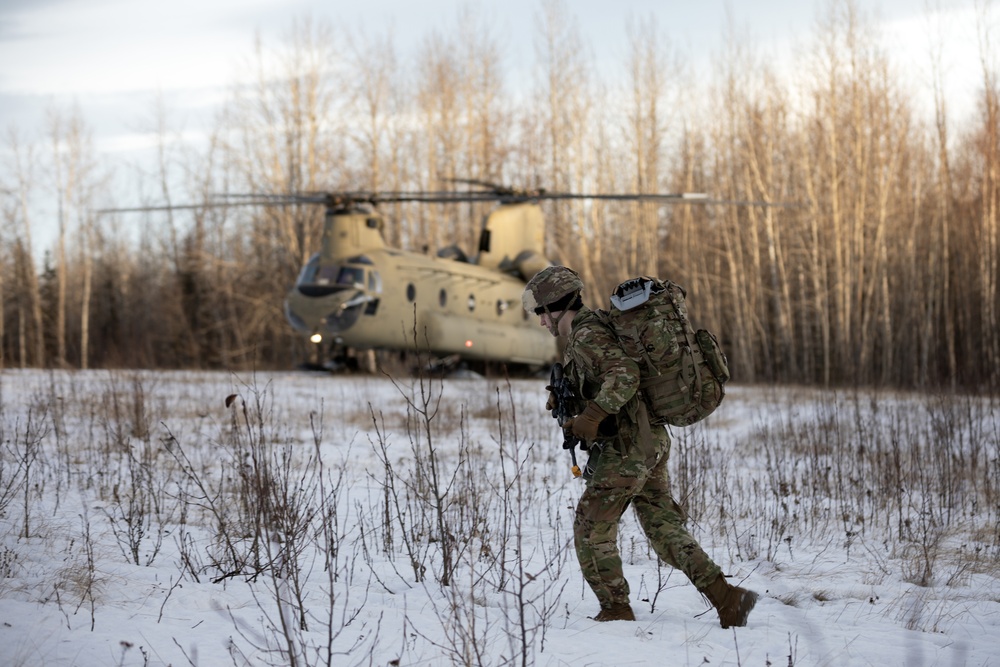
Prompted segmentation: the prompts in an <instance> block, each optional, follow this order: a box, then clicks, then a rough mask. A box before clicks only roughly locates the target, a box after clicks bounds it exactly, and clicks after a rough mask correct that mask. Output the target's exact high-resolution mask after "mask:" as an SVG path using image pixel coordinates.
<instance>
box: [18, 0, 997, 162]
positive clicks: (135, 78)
mask: <svg viewBox="0 0 1000 667" xmlns="http://www.w3.org/2000/svg"><path fill="white" fill-rule="evenodd" d="M565 3H566V7H568V9H569V12H570V13H571V14H572V15H573V16H574V17H575V18H576V20H577V21H578V25H579V28H580V32H581V34H582V37H583V38H584V40H585V41H586V42H587V43H588V45H589V46H590V47H592V48H593V50H594V57H595V58H596V59H597V60H598V61H599V62H607V63H621V62H624V59H625V57H626V54H627V46H628V39H627V31H626V25H627V23H628V22H629V20H630V19H633V20H634V19H646V18H649V17H653V18H655V20H656V24H657V27H658V29H659V31H660V32H661V33H662V34H663V35H664V36H665V38H666V39H668V40H669V42H670V44H671V46H672V47H673V49H674V50H676V51H678V52H680V54H682V55H683V56H685V57H686V59H687V60H688V62H690V63H692V66H694V67H696V68H697V67H702V68H707V67H708V66H709V65H710V63H711V60H712V58H713V57H715V56H717V55H718V54H719V53H720V51H721V49H722V40H723V37H724V35H725V34H726V26H727V23H728V22H729V20H730V19H731V22H732V24H733V26H734V27H735V29H736V30H737V32H738V33H740V34H741V35H746V36H747V37H748V38H749V39H752V40H754V41H756V42H758V43H759V44H760V45H761V47H762V48H763V49H767V50H768V51H766V52H771V51H773V52H774V53H775V54H778V56H777V57H780V54H781V53H789V52H790V49H791V45H792V44H795V43H800V44H807V43H808V40H809V38H810V35H811V33H812V31H813V29H814V27H815V24H816V21H817V17H818V16H819V15H820V14H821V13H822V10H823V9H824V8H826V7H828V6H829V5H828V0H565ZM974 4H975V2H974V0H859V2H858V6H859V7H860V8H861V11H862V12H863V13H865V14H866V15H868V16H870V17H873V18H875V17H877V18H879V19H880V20H881V24H880V25H881V27H882V33H883V38H884V44H885V45H886V47H887V48H888V50H889V52H890V56H891V57H892V58H893V59H894V60H895V61H896V62H902V63H905V64H906V66H907V67H908V68H909V75H910V76H913V77H917V78H919V77H921V76H925V77H926V72H927V70H928V63H929V57H928V52H929V51H928V46H927V45H928V43H929V41H928V39H929V38H928V35H929V33H930V32H932V28H931V26H930V21H929V19H928V17H929V16H931V15H933V16H936V17H938V18H937V19H936V23H938V24H941V25H942V26H943V33H942V34H945V35H946V38H947V40H948V44H949V53H948V54H947V56H946V62H945V65H946V67H947V68H948V71H949V72H950V74H951V75H952V81H951V84H950V85H951V86H952V90H950V91H949V95H950V97H951V98H952V106H951V109H952V113H953V114H954V115H955V116H961V114H962V113H964V112H965V113H967V112H968V111H969V110H971V107H972V106H973V105H972V102H971V100H972V99H973V97H972V95H973V93H974V91H975V87H976V86H977V81H978V78H977V77H979V76H981V75H980V74H979V72H980V69H979V68H980V65H979V60H978V58H979V56H978V51H977V49H976V43H977V35H976V21H975V11H974ZM928 5H929V6H931V7H933V8H936V9H937V10H938V11H937V12H935V13H931V12H929V11H928V9H927V7H928ZM542 6H543V5H542V0H502V1H493V2H485V1H483V0H350V1H349V2H348V1H347V0H327V1H326V2H319V1H316V0H171V1H170V2H165V1H164V0H155V1H154V0H0V156H2V153H3V147H4V142H3V138H5V137H6V136H7V132H8V130H10V129H11V128H15V129H17V130H19V132H20V133H21V135H22V136H23V137H26V138H27V139H29V140H30V139H37V140H43V139H44V134H45V128H46V124H45V113H46V110H47V109H51V108H57V109H60V110H65V109H68V108H69V107H70V105H73V104H76V105H78V107H79V108H80V110H81V112H82V115H83V117H84V119H85V121H86V122H87V126H88V127H89V129H90V130H91V131H92V136H93V138H94V141H95V144H96V146H97V148H98V150H99V151H101V152H102V153H105V154H107V155H109V156H110V157H111V158H112V159H113V160H114V159H118V160H120V161H121V160H127V159H129V157H128V156H129V154H130V153H133V154H134V153H135V152H136V151H137V150H138V149H137V146H142V145H147V146H148V145H149V144H150V142H151V140H152V138H153V135H152V134H151V133H148V132H147V131H148V129H149V127H150V121H149V120H147V119H148V118H149V117H150V116H151V113H152V111H151V110H152V108H153V101H154V100H155V99H156V97H157V95H162V97H163V99H164V101H165V102H166V106H167V109H168V113H169V120H170V121H171V122H172V123H176V124H177V125H176V126H174V125H171V127H170V128H169V129H170V130H171V131H174V132H177V131H181V130H184V131H186V132H188V133H190V134H192V135H197V134H198V131H199V128H200V127H202V126H207V125H208V124H209V123H210V122H211V119H212V112H213V110H214V109H215V108H216V105H218V104H219V102H220V101H221V100H222V99H223V98H224V94H225V89H226V87H227V86H228V85H231V84H233V83H234V82H236V81H237V80H238V78H239V75H240V65H241V63H245V62H246V61H247V59H248V58H250V57H251V56H252V54H253V48H254V47H253V45H254V39H255V35H257V34H259V35H260V36H261V38H262V39H263V42H264V44H265V45H268V46H275V47H276V46H279V45H281V43H282V36H283V35H284V34H285V33H286V32H288V30H289V28H290V27H291V24H292V22H293V20H294V19H299V18H304V17H310V18H312V19H316V20H324V21H328V22H329V23H330V24H331V25H333V26H334V27H335V28H338V29H340V28H344V29H348V30H364V31H365V33H366V34H368V35H369V36H381V35H384V34H386V31H387V30H388V29H389V28H390V27H391V29H392V35H393V37H394V42H395V44H396V46H397V48H398V52H399V54H400V55H402V56H404V57H405V56H406V55H408V54H412V53H414V51H415V49H416V47H417V46H418V45H419V44H420V42H421V40H422V39H424V38H425V37H426V36H427V35H429V34H430V32H431V31H432V30H435V29H436V30H438V31H440V32H441V33H443V34H445V35H448V34H452V33H453V32H454V30H455V26H456V25H457V17H458V14H459V10H460V9H462V8H471V9H473V10H475V11H477V12H478V14H479V15H481V16H483V17H485V18H487V19H488V20H489V22H490V24H491V25H492V26H494V28H495V34H496V36H497V37H498V38H500V39H502V40H504V42H505V45H506V53H504V58H505V62H506V63H507V65H508V68H509V69H508V72H509V73H510V72H513V73H514V74H513V76H518V73H519V72H521V73H527V68H528V66H529V65H530V64H531V62H532V61H533V60H534V58H535V54H534V40H535V36H536V33H537V28H536V26H537V20H538V17H539V14H540V13H541V9H542ZM995 13H997V14H1000V12H995ZM615 66H618V65H615ZM612 71H614V70H612ZM924 86H925V88H926V89H927V90H929V87H928V86H927V85H926V81H925V82H924ZM963 106H964V107H966V109H965V110H964V111H963V109H962V108H961V107H963ZM143 132H147V134H146V135H145V136H143ZM2 173H3V165H2V164H0V176H2ZM0 180H2V178H0Z"/></svg>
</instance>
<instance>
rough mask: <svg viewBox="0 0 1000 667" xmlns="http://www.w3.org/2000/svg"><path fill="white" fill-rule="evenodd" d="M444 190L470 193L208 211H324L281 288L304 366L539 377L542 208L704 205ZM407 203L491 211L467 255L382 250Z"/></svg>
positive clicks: (220, 201) (658, 197) (543, 344)
mask: <svg viewBox="0 0 1000 667" xmlns="http://www.w3.org/2000/svg"><path fill="white" fill-rule="evenodd" d="M453 182H456V183H465V184H467V185H471V186H475V187H478V188H481V189H478V190H467V191H443V192H364V191H358V192H350V191H348V192H327V193H290V194H220V195H217V196H216V197H214V200H215V201H214V202H213V203H211V204H209V205H212V206H276V207H280V206H291V205H299V204H316V205H321V206H324V207H325V209H326V211H325V215H324V220H323V233H322V241H321V247H320V248H319V249H318V251H317V252H315V254H313V255H312V256H311V257H310V258H309V260H308V261H307V262H306V264H305V265H304V266H303V267H302V269H301V270H300V272H299V275H298V278H297V279H296V281H295V283H294V285H293V286H292V287H291V289H290V290H289V291H288V292H287V294H286V296H285V300H284V312H285V317H286V319H287V320H288V323H289V324H290V325H291V327H292V328H293V329H294V330H295V331H296V332H297V333H299V334H301V335H302V336H303V337H304V338H306V339H308V340H309V341H311V343H313V344H314V345H315V348H314V354H313V355H312V356H313V358H314V360H315V361H313V362H310V363H307V364H305V365H306V366H307V367H314V368H323V369H327V370H337V369H340V368H353V367H357V368H359V369H360V370H364V371H369V372H374V371H375V370H376V363H375V357H374V355H375V352H376V351H389V352H399V353H402V354H408V353H417V354H426V355H428V356H429V357H430V358H431V359H432V360H433V361H432V362H431V366H432V367H433V368H437V369H442V370H450V369H452V368H454V367H455V366H457V365H458V364H460V363H470V362H471V363H474V364H496V365H511V366H520V367H525V368H528V369H542V368H545V367H548V366H549V365H551V364H552V363H553V362H555V361H557V359H558V350H557V347H556V340H555V339H554V338H553V337H552V336H551V335H550V334H549V333H548V331H546V330H545V329H543V328H542V327H539V326H538V323H537V321H535V319H534V318H533V317H530V316H529V315H528V314H527V313H525V312H524V310H523V308H522V307H521V294H522V292H523V291H524V286H525V284H526V283H527V281H528V280H530V279H531V278H532V277H533V276H534V275H535V274H536V273H538V272H539V271H541V270H542V269H544V268H545V267H547V266H550V265H551V262H550V261H549V260H548V259H547V258H546V256H545V248H544V246H545V220H544V217H543V214H542V210H541V207H540V205H539V204H540V202H541V201H542V200H559V199H562V200H569V199H588V200H618V201H661V202H663V203H683V202H691V203H695V202H698V203H702V202H705V203H707V202H709V201H710V200H709V199H708V198H707V196H706V195H704V194H700V193H678V194H571V193H557V192H547V191H545V190H517V189H513V188H508V187H503V186H498V185H495V184H491V183H486V182H483V181H475V180H463V179H456V180H455V181H453ZM406 202H417V203H426V204H463V203H474V202H483V203H488V204H494V205H495V206H494V208H493V210H492V211H490V212H489V213H488V214H487V215H486V216H485V218H484V220H483V223H482V228H481V230H480V236H479V244H478V248H477V252H476V254H474V255H471V256H470V255H467V254H466V253H465V252H463V251H462V250H461V249H460V248H458V247H457V246H454V245H453V246H448V247H446V248H442V249H440V250H438V251H437V253H436V254H425V253H421V252H415V251H407V250H402V249H399V248H393V247H390V246H389V245H387V243H386V241H385V237H384V236H383V230H384V226H385V223H384V220H383V218H382V216H381V215H380V214H379V212H378V205H379V204H389V203H406ZM197 207H198V206H197V205H191V206H182V207H177V206H172V207H143V208H127V209H107V212H113V211H145V210H159V209H164V208H197Z"/></svg>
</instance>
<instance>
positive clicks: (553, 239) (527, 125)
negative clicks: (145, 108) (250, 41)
mask: <svg viewBox="0 0 1000 667" xmlns="http://www.w3.org/2000/svg"><path fill="white" fill-rule="evenodd" d="M536 18H537V20H536V25H535V27H534V60H533V61H532V67H531V75H530V77H520V78H518V79H516V80H515V79H514V78H513V77H512V76H511V75H510V73H509V71H508V70H509V68H508V65H507V59H508V58H509V54H506V53H505V51H504V48H503V45H504V44H505V40H506V37H507V36H505V35H502V34H498V31H497V30H496V28H495V27H493V26H492V25H490V24H489V22H488V21H487V20H485V19H484V17H483V16H481V15H478V14H477V13H476V12H475V11H473V10H464V11H462V12H461V13H460V14H459V16H458V18H457V20H456V22H455V25H454V26H453V27H452V28H450V29H448V31H445V30H441V31H435V32H433V33H431V34H428V35H426V36H425V38H424V39H423V41H422V43H421V44H420V46H419V47H417V48H416V49H415V50H414V52H413V53H407V54H400V53H399V52H398V50H397V47H396V44H395V41H394V39H393V37H392V35H391V33H389V34H385V35H381V36H375V37H372V36H369V35H367V34H365V33H364V32H360V31H359V32H354V33H352V34H344V33H338V32H335V31H334V30H333V29H332V28H331V27H330V26H329V25H327V24H324V23H322V22H318V21H313V20H309V19H299V20H294V21H292V22H291V23H290V26H289V28H288V30H287V33H286V35H285V37H284V39H282V40H281V42H280V43H279V44H275V45H267V44H264V43H263V42H261V41H260V40H258V45H257V47H256V48H255V50H254V52H253V53H252V54H251V55H249V56H248V62H247V68H246V71H250V72H254V73H255V80H254V82H253V83H252V84H248V83H245V82H244V83H240V84H238V85H237V84H234V85H233V86H232V88H231V90H230V91H229V93H228V95H227V98H226V100H225V102H224V103H223V105H222V107H221V109H220V111H219V113H218V116H217V118H216V121H215V122H214V124H213V127H212V129H211V131H210V133H209V135H208V137H207V138H206V139H205V141H204V142H203V143H202V144H198V146H197V147H192V145H191V144H187V143H184V142H182V141H181V140H180V138H179V137H178V134H177V130H176V129H175V128H172V127H171V121H170V110H169V109H167V108H165V106H164V105H162V104H161V105H158V106H155V108H154V109H153V113H152V114H151V119H152V120H151V122H150V128H149V129H150V132H149V134H150V136H155V137H156V151H155V155H156V158H155V164H154V165H153V166H149V165H143V167H142V168H141V169H140V168H135V169H133V170H132V173H131V174H130V178H131V179H132V182H133V183H134V188H133V189H132V191H131V192H130V193H129V195H128V196H129V200H128V201H121V199H122V196H121V195H113V194H112V192H113V189H112V187H111V185H110V183H111V173H112V167H111V166H110V165H109V164H108V163H107V162H106V158H104V157H102V156H100V155H99V154H98V153H97V151H96V150H95V149H94V146H93V140H92V138H91V133H90V130H89V128H88V127H87V126H86V123H85V122H84V121H83V120H82V114H81V113H80V111H79V109H77V108H71V109H56V110H53V111H52V112H50V114H49V115H48V117H47V118H46V119H45V127H44V128H43V129H42V130H41V131H39V132H37V133H36V135H35V137H36V138H34V139H31V140H28V139H25V136H26V135H25V134H24V133H23V132H21V131H20V130H18V129H13V128H12V129H10V130H9V131H8V132H7V134H6V136H5V146H4V147H3V151H2V153H0V157H2V159H3V160H4V161H5V162H6V164H5V165H4V166H5V167H6V169H4V170H3V172H2V173H4V174H8V176H7V177H6V179H5V180H4V181H3V182H2V183H0V206H2V209H0V215H2V218H0V239H2V243H0V314H2V317H0V363H2V364H3V367H8V368H9V367H12V366H20V367H27V366H40V367H49V366H66V367H79V368H88V367H122V366H127V367H148V368H177V367H184V368H191V367H194V368H248V367H251V366H253V367H256V368H283V367H290V366H294V365H295V364H297V363H299V362H300V361H302V360H303V359H305V358H306V356H307V354H308V348H307V346H308V343H306V342H305V341H302V340H300V339H299V338H298V337H297V336H296V335H294V334H293V332H292V331H291V329H290V328H289V327H288V326H287V325H286V323H285V320H284V316H283V313H282V301H283V298H284V294H285V292H286V291H287V290H288V289H289V287H290V286H291V285H292V284H293V282H294V280H295V277H296V274H297V272H298V270H299V268H300V267H301V265H302V264H303V263H304V262H305V261H306V259H307V258H308V257H309V256H310V255H311V254H312V253H313V252H315V251H316V250H317V248H318V245H319V240H320V235H321V224H322V215H323V211H322V209H321V207H316V206H310V205H301V206H287V207H281V208H277V207H219V206H197V204H199V203H206V202H210V201H212V195H213V194H214V193H220V192H241V193H287V192H318V191H330V190H374V191H379V190H441V189H447V188H450V187H455V185H454V181H455V180H456V179H477V180H481V181H489V182H496V183H503V184H508V185H515V186H520V187H544V188H545V189H547V190H550V191H567V192H613V193H637V192H705V193H708V194H709V196H710V197H711V198H712V199H715V200H725V201H727V202H731V203H727V204H716V203H709V204H696V203H686V204H676V205H670V206H664V205H660V204H655V203H623V202H600V201H577V200H573V201H552V202H545V203H544V204H543V207H544V210H545V213H546V219H547V238H546V243H547V252H548V256H549V259H550V260H551V261H552V262H554V263H561V264H566V265H569V266H572V267H575V268H577V269H578V270H579V271H580V273H581V275H582V276H583V278H584V281H585V283H586V285H587V292H586V296H587V298H586V299H585V300H586V301H587V302H588V304H589V305H592V306H597V305H602V304H603V303H604V302H605V301H606V296H605V295H607V294H608V293H609V291H610V290H611V288H612V287H613V286H614V285H615V284H617V283H618V282H619V281H621V280H623V279H625V278H628V277H630V276H632V275H637V274H655V275H659V276H662V277H669V278H670V279H672V280H674V281H675V282H678V283H680V284H681V285H683V286H685V287H686V289H687V291H688V299H689V303H690V309H691V311H692V314H693V316H694V318H695V319H696V320H697V322H696V323H697V324H699V325H701V326H705V327H707V328H709V329H711V330H713V331H715V332H717V333H718V334H719V337H720V339H721V341H722V343H723V346H724V348H725V349H726V350H727V353H728V355H729V358H730V363H731V365H732V367H733V372H734V377H735V378H736V379H737V380H739V381H743V382H801V383H816V384H822V385H844V384H861V385H885V386H905V387H911V386H917V387H941V386H944V387H961V388H969V389H978V388H995V387H996V385H997V381H998V379H1000V378H998V373H1000V327H998V316H1000V313H998V311H1000V301H998V284H997V283H998V278H1000V268H998V263H1000V248H998V243H1000V232H998V215H1000V97H998V91H1000V87H998V82H997V72H998V69H997V66H996V64H995V63H994V61H993V58H994V57H995V55H996V54H995V53H993V52H992V51H991V50H990V48H991V47H990V44H989V40H988V32H989V16H988V13H987V12H986V11H985V10H984V11H982V13H981V16H980V18H979V22H978V24H979V30H980V38H981V39H980V53H981V59H980V62H979V63H977V64H976V66H977V67H978V68H979V70H980V71H981V87H979V89H978V91H977V93H976V96H977V106H976V109H975V110H974V113H971V114H969V115H968V118H969V120H967V121H963V124H962V126H961V127H957V128H956V127H955V125H956V123H955V121H954V119H953V117H952V115H953V114H954V111H953V110H952V109H950V108H949V106H948V102H949V99H948V98H947V97H946V95H945V93H944V89H945V83H946V80H947V79H946V77H947V70H946V68H945V67H944V65H943V59H942V55H941V53H940V50H936V49H935V48H933V47H929V48H928V54H927V55H928V63H930V70H931V71H932V72H933V76H932V77H931V78H932V82H931V83H930V84H929V85H930V87H931V89H930V90H928V91H915V90H914V89H913V88H912V87H908V86H906V85H904V84H903V81H904V77H902V76H901V74H900V63H897V62H894V60H893V58H892V54H891V53H889V52H888V51H887V50H886V49H885V47H884V46H883V45H882V40H881V37H880V35H879V34H878V32H877V30H876V25H875V24H874V22H873V21H872V19H871V18H870V17H869V16H867V15H865V14H864V13H863V12H861V10H860V9H859V8H858V6H857V3H856V2H853V1H852V0H831V1H830V2H829V3H828V4H827V5H826V6H825V7H824V8H823V9H821V10H820V11H819V13H818V15H817V19H816V23H815V28H814V30H813V32H812V33H811V34H810V36H809V37H808V41H807V45H808V46H807V48H805V49H803V50H802V51H801V52H799V53H797V54H796V55H795V56H794V59H795V60H794V62H792V63H791V66H790V67H788V68H786V69H782V70H779V69H778V64H776V63H773V62H771V61H770V60H768V58H767V56H766V54H764V53H761V52H759V51H757V50H755V49H754V48H753V47H752V46H751V44H750V42H749V40H747V39H745V38H744V37H742V36H741V35H740V34H739V33H738V32H737V31H736V30H735V29H733V28H729V29H727V30H728V32H727V39H726V44H727V46H726V49H725V52H724V53H721V54H719V55H718V57H717V58H716V59H715V62H714V64H713V67H712V71H711V75H710V76H704V75H703V74H696V73H695V71H694V68H693V67H692V65H691V63H690V62H687V61H686V60H685V58H684V56H683V54H682V53H680V52H679V51H677V50H675V49H673V48H672V47H671V46H670V43H669V40H668V39H666V38H665V36H664V34H663V32H662V30H661V29H660V28H659V26H657V24H656V22H655V20H654V19H651V18H650V19H645V20H632V21H630V22H629V23H628V24H627V26H626V30H627V34H628V44H629V50H628V52H627V54H626V55H625V56H624V58H623V60H622V62H621V63H619V64H618V69H617V70H616V71H615V73H614V74H613V75H611V76H610V77H608V78H607V79H606V78H602V77H601V76H600V75H599V69H598V67H597V66H596V64H595V62H594V61H593V58H592V56H589V55H588V54H589V52H590V51H589V45H588V43H587V41H586V39H585V38H584V36H583V35H582V34H581V32H580V29H579V26H578V23H577V21H576V20H575V17H574V16H573V15H572V14H571V12H570V10H569V7H568V4H567V3H565V2H560V0H544V1H543V2H541V3H540V5H539V9H538V13H537V17H536ZM788 72H791V74H789V73H788ZM609 79H610V80H609ZM918 92H919V93H921V94H923V93H926V97H928V98H930V99H932V100H933V109H932V111H931V113H930V114H928V113H927V112H926V111H923V110H922V109H921V107H920V106H919V105H918V104H917V102H916V101H915V100H916V99H917V97H918V95H917V94H918ZM928 116H930V117H928ZM39 137H41V138H39ZM114 169H117V170H120V169H122V167H121V166H118V167H114ZM38 197H44V198H46V201H49V202H53V205H52V207H51V208H52V209H53V213H52V215H53V216H55V218H56V219H55V220H54V222H55V224H56V225H57V226H58V237H57V239H58V240H57V241H56V243H55V244H54V247H52V248H45V249H44V253H42V255H41V257H42V259H41V266H39V265H38V261H37V256H38V253H37V250H36V249H35V248H33V247H32V229H33V228H34V227H35V226H36V225H40V224H42V223H43V221H42V220H36V219H35V218H34V216H35V215H36V214H35V213H34V212H33V210H32V207H31V206H30V202H31V201H32V200H33V199H35V198H38ZM135 204H148V205H156V206H161V207H163V206H170V205H185V206H189V205H192V204H195V205H196V206H191V207H190V208H175V209H172V210H157V211H151V212H146V213H128V214H125V213H118V214H102V213H99V212H98V211H99V209H101V208H107V207H114V206H130V205H135ZM381 210H382V213H383V214H384V215H385V216H386V218H387V220H388V224H387V229H386V234H387V241H388V242H389V243H390V244H393V245H398V246H401V247H404V248H408V249H419V248H421V247H423V246H425V245H426V246H428V247H430V248H431V249H436V248H438V247H442V246H444V245H449V244H451V243H457V244H458V245H460V246H461V247H463V248H465V249H466V250H474V249H475V247H476V242H477V237H478V231H479V226H480V224H481V220H482V216H483V215H484V214H485V213H486V211H487V210H488V207H484V205H480V204H476V205H463V206H460V207H456V206H453V205H448V206H443V205H442V206H438V205H420V206H416V205H412V204H393V205H383V206H382V207H381ZM44 222H45V223H46V224H50V223H52V222H53V221H52V220H45V221H44Z"/></svg>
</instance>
